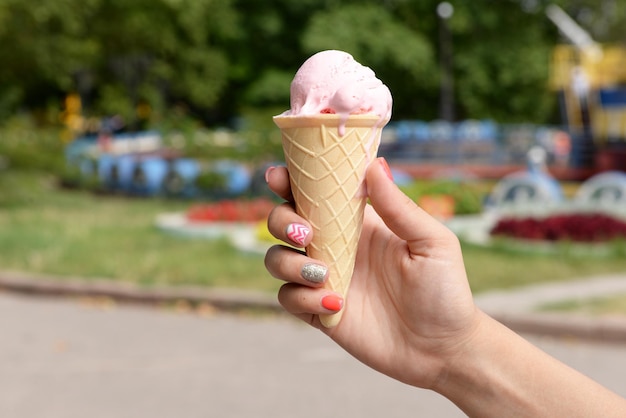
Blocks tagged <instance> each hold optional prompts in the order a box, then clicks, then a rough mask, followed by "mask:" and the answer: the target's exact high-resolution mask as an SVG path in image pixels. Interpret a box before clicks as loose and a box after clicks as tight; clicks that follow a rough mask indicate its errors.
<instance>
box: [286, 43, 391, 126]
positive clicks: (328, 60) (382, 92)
mask: <svg viewBox="0 0 626 418" xmlns="http://www.w3.org/2000/svg"><path fill="white" fill-rule="evenodd" d="M391 107H392V99H391V92H390V91H389V89H388V88H387V86H385V85H384V84H383V82H382V81H380V80H379V79H378V78H376V74H375V73H374V71H372V70H371V69H370V68H368V67H365V66H363V65H361V64H359V63H358V62H356V61H355V60H354V58H353V57H352V55H350V54H348V53H347V52H343V51H336V50H328V51H322V52H318V53H317V54H315V55H313V56H311V57H310V58H309V59H308V60H306V61H305V62H304V64H302V66H301V67H300V69H299V70H298V72H297V73H296V75H295V77H294V79H293V81H292V82H291V109H290V110H288V111H287V112H285V113H284V116H305V115H316V114H320V113H334V114H338V115H340V116H341V118H342V120H344V121H345V120H346V119H347V118H348V116H349V115H356V114H375V115H377V116H378V117H379V118H380V122H381V124H382V125H384V124H385V123H387V122H388V121H389V119H390V118H391ZM342 125H343V124H342ZM342 130H343V127H342V126H340V131H342ZM340 133H341V132H340Z"/></svg>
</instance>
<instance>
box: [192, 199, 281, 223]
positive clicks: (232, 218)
mask: <svg viewBox="0 0 626 418" xmlns="http://www.w3.org/2000/svg"><path fill="white" fill-rule="evenodd" d="M273 207H274V203H273V202H272V201H271V200H269V199H264V198H259V199H250V200H242V199H237V200H221V201H219V202H214V203H198V204H195V205H192V206H191V207H190V208H189V209H188V210H187V213H186V218H187V220H188V221H189V222H250V223H254V222H259V221H262V220H265V219H267V216H268V215H269V213H270V212H271V210H272V208H273Z"/></svg>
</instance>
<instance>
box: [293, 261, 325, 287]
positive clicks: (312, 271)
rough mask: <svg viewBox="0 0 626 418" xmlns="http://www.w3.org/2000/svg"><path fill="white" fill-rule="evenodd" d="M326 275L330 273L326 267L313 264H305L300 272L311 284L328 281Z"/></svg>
mask: <svg viewBox="0 0 626 418" xmlns="http://www.w3.org/2000/svg"><path fill="white" fill-rule="evenodd" d="M326 273H328V269H327V268H326V267H324V266H321V265H319V264H313V263H309V264H305V265H304V267H302V271H301V272H300V274H301V275H302V278H303V279H304V280H308V281H309V282H311V283H323V282H324V280H325V279H326Z"/></svg>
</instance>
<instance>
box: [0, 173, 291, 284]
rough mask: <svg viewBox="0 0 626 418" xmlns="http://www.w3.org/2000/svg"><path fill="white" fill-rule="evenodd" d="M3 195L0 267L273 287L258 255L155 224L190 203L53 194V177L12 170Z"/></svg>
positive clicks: (1, 180) (2, 180) (3, 179)
mask: <svg viewBox="0 0 626 418" xmlns="http://www.w3.org/2000/svg"><path fill="white" fill-rule="evenodd" d="M11 186H13V187H15V186H19V187H20V189H19V190H15V189H12V188H11ZM7 187H8V189H7ZM4 191H6V193H10V194H12V195H13V196H12V198H11V199H10V202H9V199H5V202H4V204H2V201H0V270H2V269H4V270H18V271H26V272H37V273H48V274H54V275H61V276H82V277H85V278H90V277H98V278H112V279H118V280H126V281H132V282H137V283H142V284H154V283H161V284H164V283H166V284H174V285H176V284H193V285H210V286H228V287H238V288H256V289H263V290H275V289H277V288H278V286H279V282H278V281H277V280H275V279H272V278H271V277H270V276H269V274H268V273H266V271H265V268H264V266H263V257H262V256H260V255H244V254H242V253H240V252H238V251H237V250H235V249H233V248H232V247H231V246H230V245H229V244H228V243H227V242H224V241H209V240H195V239H188V238H183V237H176V236H171V235H168V234H165V233H163V232H161V231H160V230H158V229H157V228H156V227H155V226H154V220H155V216H156V215H157V214H159V213H162V212H171V211H182V210H185V209H187V208H188V207H189V205H190V204H191V202H188V201H173V200H165V199H133V198H124V197H111V196H97V195H93V194H89V193H84V192H76V191H67V190H59V189H58V188H57V187H56V185H55V183H54V181H53V179H51V178H47V177H45V176H41V175H36V174H24V173H20V174H16V173H11V172H3V173H0V193H2V192H4ZM5 196H6V195H5Z"/></svg>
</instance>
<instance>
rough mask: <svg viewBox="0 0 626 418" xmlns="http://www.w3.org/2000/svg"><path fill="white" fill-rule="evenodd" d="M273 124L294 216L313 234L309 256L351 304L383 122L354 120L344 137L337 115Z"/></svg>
mask: <svg viewBox="0 0 626 418" xmlns="http://www.w3.org/2000/svg"><path fill="white" fill-rule="evenodd" d="M274 122H275V123H276V124H277V125H278V127H279V128H280V129H281V133H282V141H283V151H284V154H285V160H286V162H287V169H288V170H289V177H290V181H291V190H292V193H293V197H294V200H295V203H296V212H297V213H298V214H299V215H300V216H302V217H303V218H305V219H306V220H307V221H308V222H309V223H310V224H311V226H312V228H313V241H312V242H311V243H310V245H309V246H308V247H307V248H306V251H307V254H308V255H309V256H310V257H312V258H315V259H317V260H321V261H323V262H324V263H326V265H327V266H328V269H329V276H328V281H327V283H326V285H325V286H326V288H328V289H331V290H333V291H335V292H338V293H340V294H342V295H343V296H344V301H347V298H346V296H347V293H348V288H349V286H350V280H351V278H352V274H353V271H354V263H355V259H356V252H357V248H358V243H359V237H360V235H361V229H362V226H363V212H364V209H365V204H366V201H367V193H366V189H365V171H366V169H367V166H368V164H369V162H370V161H372V160H373V159H374V158H375V157H376V153H377V151H378V145H379V144H380V134H381V129H382V124H381V123H380V119H379V118H378V117H377V116H370V115H353V116H350V117H349V118H348V120H347V121H343V122H344V123H345V130H344V129H343V127H342V130H344V132H342V133H343V135H340V134H339V126H340V122H342V120H341V119H340V117H339V116H338V115H318V116H310V117H309V116H307V117H304V116H302V117H296V116H276V117H274ZM344 308H345V302H344ZM342 313H343V309H342V310H341V311H339V312H338V313H336V314H332V315H321V316H320V319H321V321H322V324H323V325H324V326H326V327H329V328H330V327H333V326H335V325H337V324H338V323H339V320H340V319H341V315H342Z"/></svg>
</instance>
